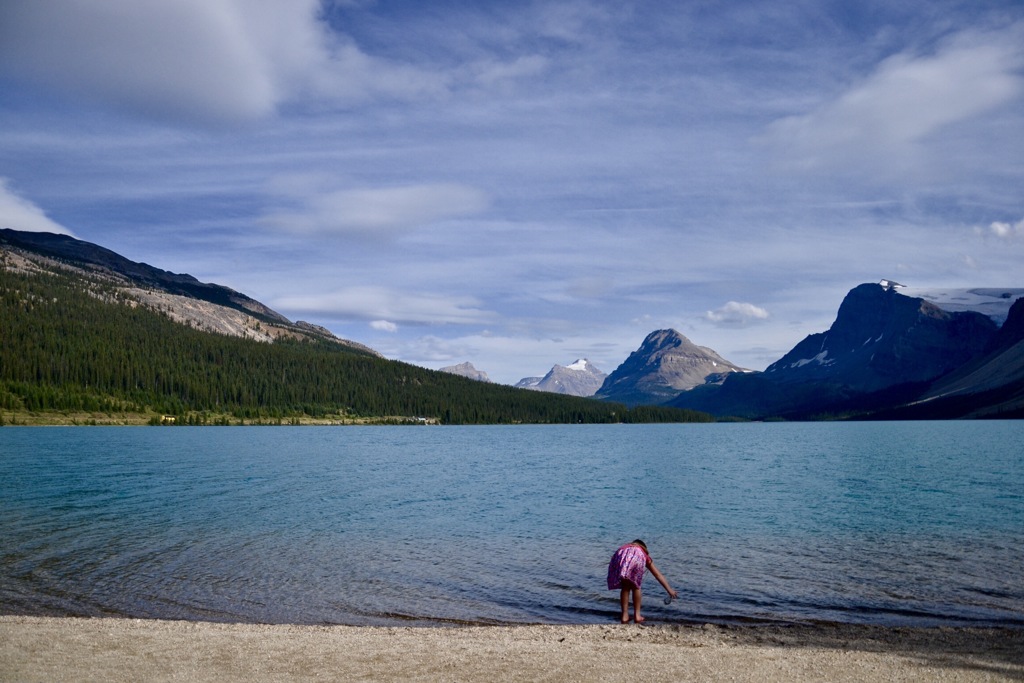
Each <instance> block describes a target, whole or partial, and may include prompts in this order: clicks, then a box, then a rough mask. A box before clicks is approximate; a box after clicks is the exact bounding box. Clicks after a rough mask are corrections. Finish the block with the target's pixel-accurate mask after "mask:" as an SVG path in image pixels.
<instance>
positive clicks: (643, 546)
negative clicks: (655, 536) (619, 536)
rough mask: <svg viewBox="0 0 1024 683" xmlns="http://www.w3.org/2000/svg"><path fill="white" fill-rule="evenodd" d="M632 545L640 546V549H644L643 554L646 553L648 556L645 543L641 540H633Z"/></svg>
mask: <svg viewBox="0 0 1024 683" xmlns="http://www.w3.org/2000/svg"><path fill="white" fill-rule="evenodd" d="M633 543H634V544H635V545H638V546H640V547H641V548H643V549H644V552H645V553H647V554H648V555H649V554H650V553H649V552H648V550H647V544H646V543H644V542H643V541H641V540H640V539H639V538H638V539H636V540H634V541H633Z"/></svg>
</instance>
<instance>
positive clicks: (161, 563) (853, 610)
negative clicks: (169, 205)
mask: <svg viewBox="0 0 1024 683" xmlns="http://www.w3.org/2000/svg"><path fill="white" fill-rule="evenodd" d="M1022 444H1024V421H985V422H981V421H978V422H903V423H895V422H883V423H775V424H759V423H752V424H710V425H565V426H515V427H512V426H486V427H430V426H427V427H205V428H185V427H173V428H152V427H149V428H146V427H139V428H133V427H112V428H106V427H71V428H57V427H54V428H20V427H13V428H12V427H5V428H2V429H0V539H2V545H0V612H2V613H7V614H46V615H118V616H128V617H155V618H167V619H189V620H214V621H242V622H262V623H303V624H321V623H325V624H386V625H394V624H412V625H439V624H446V623H614V622H615V621H616V619H617V615H618V591H608V590H606V587H605V572H606V569H607V563H608V559H609V558H610V556H611V554H612V552H613V551H614V550H615V548H616V547H618V546H619V545H620V544H622V543H625V542H628V541H630V540H632V539H634V538H637V537H640V538H643V539H644V540H645V541H646V542H647V544H648V546H649V548H650V550H651V554H652V556H653V558H654V560H655V564H656V565H657V566H658V567H659V568H660V569H661V571H662V573H664V574H665V575H666V577H667V578H668V579H669V581H670V582H672V584H673V585H674V587H675V588H676V589H677V590H679V592H680V599H679V600H678V601H676V602H674V603H673V604H672V605H670V606H665V605H664V604H663V603H662V600H661V598H662V597H663V595H664V593H663V591H662V589H661V587H660V586H659V585H658V583H657V581H655V580H654V579H653V577H651V576H650V575H648V576H647V579H646V580H645V582H644V595H645V608H644V612H645V616H647V617H648V619H650V620H651V621H653V622H662V623H664V622H677V623H701V622H717V623H729V622H759V621H819V620H821V621H839V622H850V623H877V624H888V625H936V624H944V625H959V624H974V625H1003V626H1013V627H1024V581H1022V574H1024V571H1022V570H1024V447H1022Z"/></svg>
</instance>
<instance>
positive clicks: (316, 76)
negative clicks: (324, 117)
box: [0, 0, 445, 124]
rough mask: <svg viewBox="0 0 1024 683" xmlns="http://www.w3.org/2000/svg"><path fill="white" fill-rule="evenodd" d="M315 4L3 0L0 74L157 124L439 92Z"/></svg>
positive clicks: (226, 119) (302, 0)
mask: <svg viewBox="0 0 1024 683" xmlns="http://www.w3.org/2000/svg"><path fill="white" fill-rule="evenodd" d="M320 10H321V2H320V0H175V1H174V2H166V0H88V1H86V0H51V1H49V2H46V3H38V2H4V3H0V71H5V72H7V74H8V75H10V76H13V77H14V78H17V79H19V80H23V81H28V82H34V83H37V84H41V85H43V86H45V87H48V88H51V89H55V90H58V91H61V92H65V93H72V94H74V95H76V96H78V97H82V98H84V99H87V100H90V101H93V102H97V103H100V104H102V105H104V106H108V107H113V108H115V109H120V110H126V111H129V112H132V113H135V114H141V115H143V116H146V117H150V118H154V119H158V120H170V121H186V122H190V123H202V124H210V123H212V124H223V123H232V122H239V121H246V120H252V119H258V118H261V117H265V116H268V115H270V114H272V113H274V112H275V111H276V109H277V107H278V106H279V105H281V104H282V103H283V102H285V101H288V100H290V99H293V98H298V97H301V96H312V97H313V98H314V99H317V98H327V99H333V100H342V101H352V100H360V99H363V98H366V97H371V96H380V95H385V96H392V97H394V96H397V97H405V96H416V95H420V94H423V93H425V92H431V93H434V92H440V91H443V90H444V88H445V82H444V79H443V78H442V77H440V76H437V75H434V74H430V73H427V72H425V71H424V70H422V69H419V68H416V67H413V66H407V65H401V64H392V63H389V62H387V61H386V60H381V59H376V58H374V57H372V56H370V55H367V54H365V53H364V52H362V51H361V50H360V49H359V47H358V46H356V45H355V44H354V43H353V42H352V41H351V40H349V39H347V38H346V37H345V36H342V35H338V34H334V33H332V32H331V31H330V30H329V28H328V27H327V25H326V23H324V22H323V21H322V20H321V17H320Z"/></svg>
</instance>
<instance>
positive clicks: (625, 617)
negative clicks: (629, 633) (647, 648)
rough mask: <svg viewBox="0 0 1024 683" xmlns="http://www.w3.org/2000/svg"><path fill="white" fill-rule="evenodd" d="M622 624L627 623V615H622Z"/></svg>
mask: <svg viewBox="0 0 1024 683" xmlns="http://www.w3.org/2000/svg"><path fill="white" fill-rule="evenodd" d="M622 623H623V624H628V623H629V615H628V614H623V615H622Z"/></svg>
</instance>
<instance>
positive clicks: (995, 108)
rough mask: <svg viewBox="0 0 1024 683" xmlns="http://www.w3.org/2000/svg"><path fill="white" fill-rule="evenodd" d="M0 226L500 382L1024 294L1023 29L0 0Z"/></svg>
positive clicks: (831, 11)
mask: <svg viewBox="0 0 1024 683" xmlns="http://www.w3.org/2000/svg"><path fill="white" fill-rule="evenodd" d="M0 225H2V226H3V227H10V228H15V229H22V230H49V231H59V232H67V233H70V234H73V235H74V236H76V237H78V238H80V239H84V240H88V241H90V242H95V243H98V244H101V245H103V246H106V247H108V248H111V249H113V250H115V251H117V252H119V253H121V254H123V255H125V256H127V257H128V258H131V259H134V260H138V261H144V262H147V263H150V264H153V265H156V266H159V267H161V268H164V269H167V270H171V271H174V272H185V273H190V274H193V275H195V276H196V277H198V278H200V279H201V280H203V281H209V282H217V283H221V284H225V285H228V286H230V287H233V288H235V289H238V290H240V291H242V292H244V293H246V294H249V295H250V296H253V297H254V298H256V299H258V300H260V301H262V302H264V303H266V304H268V305H269V306H271V307H272V308H274V309H276V310H278V311H279V312H281V313H282V314H284V315H286V316H287V317H289V318H291V319H293V320H297V319H298V320H307V321H310V322H314V323H318V324H321V325H324V326H326V327H327V328H328V329H330V330H332V331H333V332H334V333H336V334H338V335H339V336H342V337H346V338H349V339H353V340H356V341H359V342H362V343H364V344H368V345H369V346H371V347H373V348H375V349H377V350H379V351H380V352H381V353H383V354H384V355H386V356H387V357H389V358H394V359H399V360H404V361H407V362H410V363H415V364H417V365H422V366H425V367H431V368H439V367H442V366H445V365H453V364H456V363H459V362H463V361H471V362H472V363H473V364H474V365H475V366H476V367H477V368H478V369H481V370H484V371H486V372H487V373H488V374H489V375H490V376H491V378H492V379H494V380H495V381H499V382H504V383H514V382H516V381H517V380H519V379H520V378H522V377H525V376H531V375H534V376H536V375H542V374H544V373H545V372H546V371H547V370H548V369H550V368H551V366H552V365H554V364H555V363H559V364H563V365H565V364H568V363H571V362H572V361H574V360H576V359H577V358H581V357H586V358H589V359H590V360H591V361H592V362H593V363H595V364H596V365H597V366H598V367H599V368H601V369H603V370H604V371H605V372H611V371H612V370H614V369H615V367H617V366H618V364H619V363H621V362H622V361H623V360H625V358H626V357H627V356H628V355H629V353H630V352H632V351H633V350H635V349H636V348H637V347H638V346H639V344H640V342H641V341H642V340H643V338H644V337H645V336H646V335H647V334H648V333H650V332H651V331H653V330H656V329H661V328H667V327H672V328H675V329H677V330H679V331H680V332H682V333H683V334H685V335H686V336H688V337H689V338H690V339H691V340H693V341H694V342H695V343H697V344H699V345H703V346H708V347H711V348H713V349H715V350H716V351H718V352H719V353H721V354H722V355H723V356H724V357H726V358H727V359H729V360H730V361H732V362H734V363H737V364H739V365H742V366H745V367H748V368H752V369H763V368H764V367H765V366H766V365H768V364H769V363H771V362H773V361H775V360H777V359H778V358H779V357H781V356H782V355H783V354H784V353H786V352H787V351H788V350H789V349H791V348H792V347H793V346H794V345H795V344H796V343H797V342H799V341H800V340H801V339H802V338H803V337H805V336H806V335H807V334H810V333H814V332H820V331H823V330H825V329H827V328H828V326H829V325H830V324H831V323H832V321H833V320H834V318H835V313H836V310H837V309H838V306H839V303H840V302H841V301H842V298H843V296H844V295H845V294H846V292H848V291H849V290H850V289H851V288H853V287H854V286H856V285H857V284H860V283H862V282H872V281H877V280H879V279H881V278H891V279H896V280H898V281H900V282H903V283H905V284H908V285H910V286H913V287H976V286H977V287H980V286H989V287H1009V286H1022V285H1024V282H1022V280H1021V273H1022V268H1021V265H1020V264H1021V262H1022V260H1024V259H1022V257H1024V5H1022V4H1021V3H1019V2H989V3H986V2H943V1H942V0H938V1H933V0H929V1H921V2H916V1H915V0H908V1H906V2H899V3H892V2H855V1H842V2H821V1H813V2H811V1H808V2H800V1H794V2H786V3H778V2H687V1H685V0H684V1H681V2H678V3H661V2H596V1H595V2H587V1H579V2H574V1H566V2H491V3H488V2H454V1H453V2H388V1H385V0H381V1H379V2H371V1H361V0H351V1H342V0H335V1H334V2H325V3H320V2H316V1H314V0H259V1H256V0H247V1H243V0H175V1H173V2H168V1H166V0H162V1H157V0H90V1H89V2H85V1H77V0H50V1H48V2H45V3H40V2H32V1H30V0H9V1H8V2H4V3H2V4H0Z"/></svg>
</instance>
